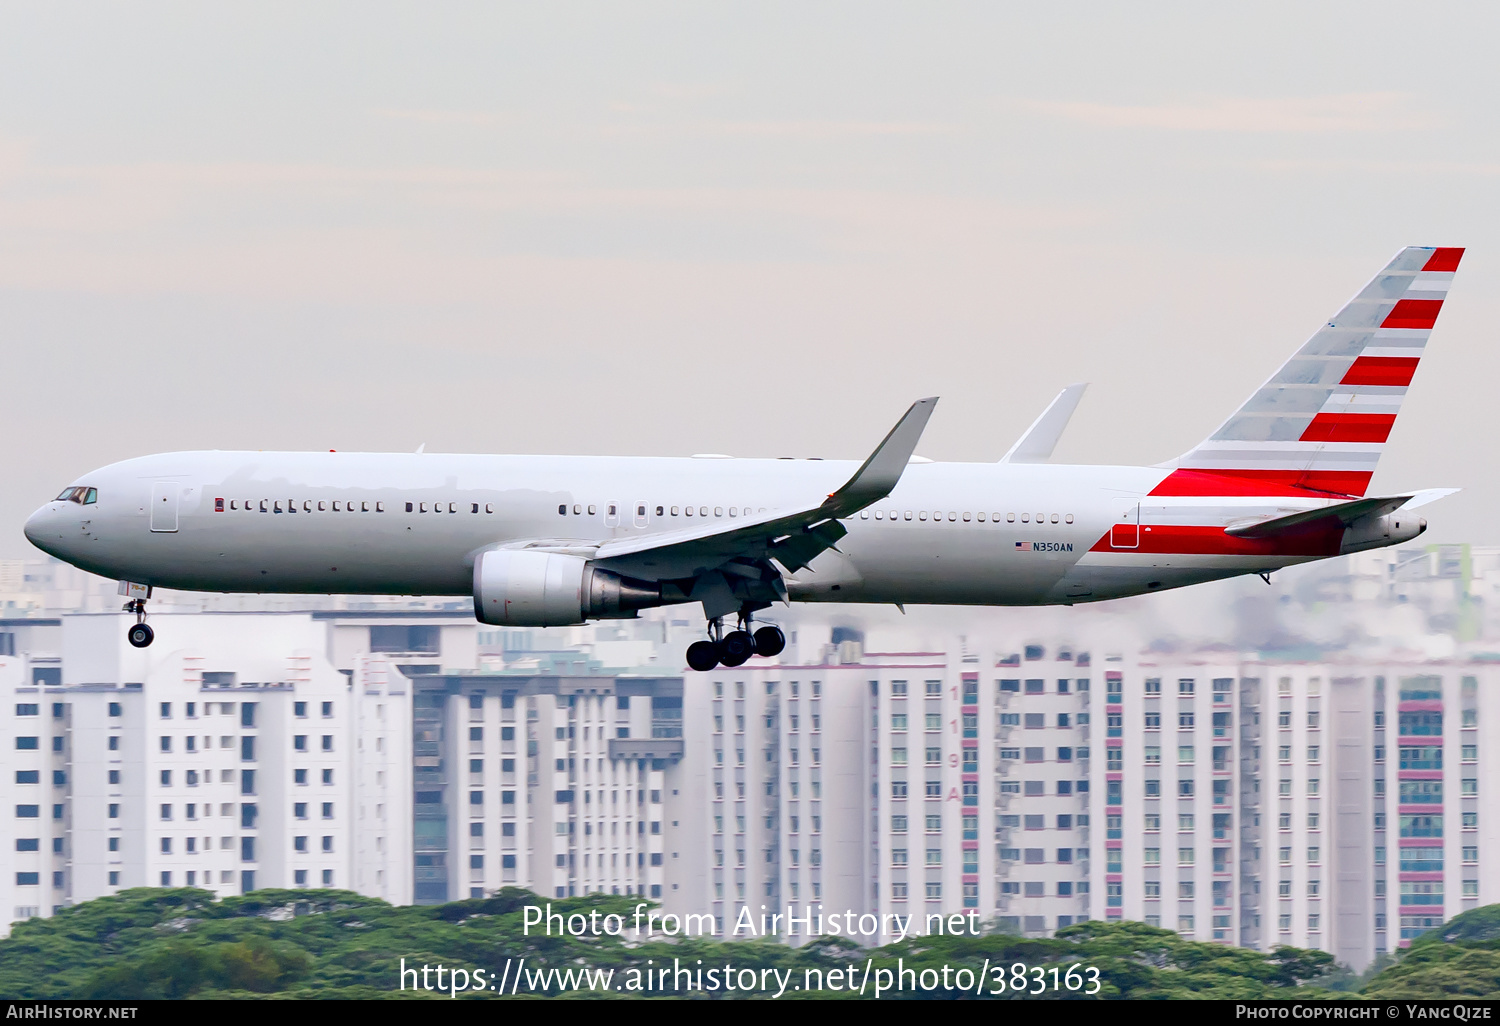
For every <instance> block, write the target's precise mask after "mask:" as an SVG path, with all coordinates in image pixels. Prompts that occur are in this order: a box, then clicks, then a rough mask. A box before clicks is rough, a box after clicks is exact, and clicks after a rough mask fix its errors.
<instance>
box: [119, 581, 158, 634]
mask: <svg viewBox="0 0 1500 1026" xmlns="http://www.w3.org/2000/svg"><path fill="white" fill-rule="evenodd" d="M126 589H130V590H129V591H127V590H126ZM120 590H121V592H122V593H124V594H129V595H130V596H131V598H130V601H129V602H126V603H125V612H127V613H134V614H135V623H134V624H133V625H131V628H130V630H128V631H126V632H125V640H126V641H128V642H130V644H131V645H132V646H133V647H135V648H145V647H146V646H148V645H150V644H151V642H153V641H155V640H156V632H155V631H153V630H152V629H151V628H150V627H149V626H147V624H146V597H147V596H150V594H151V589H150V588H143V587H142V586H141V585H138V584H130V585H122V586H121V589H120ZM142 591H144V592H145V596H142V595H141V592H142Z"/></svg>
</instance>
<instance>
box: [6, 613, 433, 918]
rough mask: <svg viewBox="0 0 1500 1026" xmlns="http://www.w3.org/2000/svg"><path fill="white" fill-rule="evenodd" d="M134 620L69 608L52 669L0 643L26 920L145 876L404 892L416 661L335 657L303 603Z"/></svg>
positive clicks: (15, 902) (16, 872)
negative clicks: (142, 625)
mask: <svg viewBox="0 0 1500 1026" xmlns="http://www.w3.org/2000/svg"><path fill="white" fill-rule="evenodd" d="M122 624H123V621H122V618H121V617H119V616H115V615H78V616H69V617H65V618H63V620H62V623H61V630H62V640H61V649H62V651H64V652H65V653H66V654H67V657H66V658H65V659H63V660H62V661H61V669H62V671H63V672H62V674H61V679H60V680H57V679H52V677H51V676H50V675H49V676H48V677H46V678H42V679H40V681H38V678H36V677H35V676H32V677H30V678H28V674H27V670H28V669H32V666H31V664H30V662H29V661H28V660H27V658H26V657H25V656H21V657H3V658H0V684H3V686H4V687H5V691H6V699H7V702H8V703H12V702H13V703H14V706H15V712H16V715H15V716H14V717H6V718H5V719H4V720H0V723H3V727H0V735H3V739H0V748H3V750H4V751H5V766H4V773H5V776H6V783H7V785H10V786H11V793H12V794H13V796H14V798H13V800H11V801H8V802H7V803H6V806H5V808H4V810H3V816H4V819H5V820H6V822H5V826H6V827H7V830H6V833H5V836H6V837H7V838H11V839H13V840H12V844H11V845H7V847H8V848H13V850H11V851H8V852H7V853H6V855H7V859H8V860H9V861H11V862H12V864H13V866H14V868H11V869H8V870H7V871H6V873H5V876H4V877H3V879H0V888H4V889H5V890H8V891H10V894H9V896H8V898H9V900H7V901H6V906H5V907H9V908H10V909H11V910H12V913H13V917H14V918H24V917H26V916H29V915H39V914H50V912H51V911H52V910H53V909H55V908H56V907H59V906H61V905H67V904H73V903H76V902H79V901H86V900H88V899H90V898H95V897H99V896H101V895H105V894H110V893H113V892H115V891H118V890H121V889H124V888H127V887H141V886H161V887H174V886H190V887H202V888H206V889H208V890H212V891H216V892H218V893H221V894H223V893H230V894H239V893H244V892H246V891H250V890H254V889H257V888H264V887H348V888H357V889H359V890H362V891H364V892H365V893H369V894H372V895H376V896H379V897H384V898H386V899H387V900H390V901H394V902H407V901H410V900H411V754H410V753H411V729H410V723H411V715H410V711H409V701H410V699H409V685H408V681H407V678H406V677H404V676H402V675H401V674H399V673H392V672H390V671H389V670H388V669H387V668H386V667H384V666H382V665H380V664H379V662H378V661H376V660H369V659H366V660H364V661H363V665H361V666H360V667H359V668H358V669H357V670H353V671H351V672H350V673H348V674H346V673H341V672H339V671H338V670H337V669H335V668H334V667H333V666H332V665H330V664H329V663H328V661H327V660H326V658H325V657H324V655H323V653H324V651H325V643H324V642H325V639H324V630H323V628H322V626H321V625H319V624H317V623H315V622H314V621H313V620H312V619H311V618H310V617H308V616H305V615H303V616H296V615H291V616H280V615H278V616H241V615H232V614H207V615H202V616H192V617H174V618H172V623H171V634H172V638H173V641H174V646H173V647H172V648H170V649H166V650H165V651H159V650H157V649H153V650H151V651H150V652H149V653H147V652H144V651H141V650H136V649H133V648H130V647H129V646H128V644H127V643H126V642H125V639H124V634H123V631H122ZM159 648H161V646H159ZM0 900H4V899H3V898H0Z"/></svg>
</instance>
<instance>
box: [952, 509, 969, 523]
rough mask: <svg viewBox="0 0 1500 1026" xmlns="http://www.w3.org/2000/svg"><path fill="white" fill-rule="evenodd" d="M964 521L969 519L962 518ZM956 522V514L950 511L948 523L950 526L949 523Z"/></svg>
mask: <svg viewBox="0 0 1500 1026" xmlns="http://www.w3.org/2000/svg"><path fill="white" fill-rule="evenodd" d="M964 519H965V520H967V519H969V518H968V517H964ZM957 521H958V513H957V511H955V510H951V509H950V510H949V511H948V522H949V523H950V524H951V523H956V522H957Z"/></svg>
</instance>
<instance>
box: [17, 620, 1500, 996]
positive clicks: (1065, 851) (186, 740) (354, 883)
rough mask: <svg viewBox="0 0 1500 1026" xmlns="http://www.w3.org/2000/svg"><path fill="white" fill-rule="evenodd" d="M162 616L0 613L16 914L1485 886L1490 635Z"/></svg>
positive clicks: (1348, 944)
mask: <svg viewBox="0 0 1500 1026" xmlns="http://www.w3.org/2000/svg"><path fill="white" fill-rule="evenodd" d="M156 622H157V626H158V637H159V642H158V645H157V646H155V647H153V649H151V650H148V651H147V652H141V651H137V650H135V649H130V648H129V647H128V646H127V645H126V644H125V642H124V640H123V637H122V635H123V630H122V626H123V624H122V618H121V617H119V616H117V615H99V614H84V615H65V616H62V617H60V618H56V619H50V620H49V619H33V620H11V621H5V622H4V623H0V628H3V629H0V638H3V639H4V640H3V642H0V690H3V691H4V697H5V702H6V705H7V713H8V714H9V715H7V717H6V718H5V719H3V720H0V753H3V755H0V772H3V774H4V777H3V779H4V780H5V782H6V784H7V786H8V787H9V789H10V793H11V795H12V797H11V798H9V799H8V800H7V802H6V803H5V805H4V806H3V807H0V828H3V830H4V831H5V836H7V837H8V838H10V839H11V840H10V842H9V843H8V844H7V845H5V846H4V850H3V853H0V873H3V875H0V903H3V904H0V908H3V909H8V910H10V913H11V915H12V916H13V917H24V916H27V915H33V914H43V915H45V914H49V912H50V911H51V909H52V908H54V907H57V906H59V905H63V904H67V903H70V902H75V901H81V900H86V899H87V898H90V897H94V896H97V895H100V894H106V893H110V892H112V891H114V890H118V889H120V888H123V887H127V886H140V885H155V886H160V885H172V886H177V885H184V884H191V885H194V886H201V887H209V888H210V889H213V890H216V891H218V892H220V893H240V892H243V891H244V890H246V889H250V888H264V887H319V886H334V887H350V888H353V889H355V890H359V891H361V892H363V893H368V894H372V895H378V896H381V897H385V898H387V899H388V900H391V901H396V902H407V901H421V902H436V901H444V900H453V899H457V898H463V897H471V896H475V895H483V894H488V893H492V892H493V891H495V890H497V889H498V888H500V887H503V886H509V885H514V886H520V887H525V888H529V889H532V890H534V891H536V892H537V893H538V894H540V895H542V896H544V897H557V896H577V895H585V894H591V893H604V894H629V895H640V896H641V897H642V898H644V899H654V900H659V901H661V902H662V903H663V905H664V906H665V909H666V910H667V911H671V912H678V913H695V914H699V915H702V914H709V915H711V916H712V917H713V920H714V922H715V923H716V924H717V925H718V927H719V929H720V930H721V931H722V932H723V934H724V935H726V936H730V937H734V936H742V937H743V936H752V935H760V934H761V932H762V930H763V929H766V928H768V929H769V932H770V933H771V934H772V935H775V936H779V937H782V938H784V939H787V940H791V941H798V940H802V939H805V938H806V937H807V936H808V926H807V924H806V922H805V920H803V919H802V917H804V916H805V915H806V912H807V910H808V909H809V908H811V909H812V910H813V911H814V912H818V911H821V912H823V913H824V914H825V915H826V914H831V913H834V912H838V913H844V912H854V913H857V914H859V915H870V916H873V917H875V918H874V919H873V920H872V921H874V922H877V923H879V924H880V929H879V931H878V932H876V933H874V934H871V935H867V936H861V937H860V938H859V939H861V940H863V941H867V942H870V943H880V942H885V941H889V940H890V939H892V937H893V936H894V935H895V931H894V929H893V924H894V920H893V918H892V917H895V916H899V917H901V919H902V920H905V921H908V922H909V923H911V924H912V925H911V926H910V927H909V928H911V929H917V930H919V931H920V930H925V929H927V928H928V927H929V917H936V916H938V915H941V916H943V917H945V918H946V917H949V916H952V915H955V914H957V915H960V916H963V915H972V916H974V917H975V918H977V919H978V920H981V921H987V922H989V923H990V924H991V925H992V926H995V927H999V928H1002V929H1006V930H1011V931H1016V932H1020V933H1025V934H1031V935H1042V934H1047V933H1050V932H1052V931H1054V930H1056V929H1058V928H1059V927H1061V926H1066V925H1068V924H1070V923H1073V922H1077V921H1078V920H1080V919H1083V918H1090V917H1091V918H1099V919H1132V920H1141V921H1144V922H1147V923H1151V924H1155V925H1160V926H1162V927H1166V928H1169V929H1174V930H1177V931H1179V932H1181V933H1182V934H1183V935H1184V936H1188V937H1191V938H1193V939H1196V940H1203V941H1210V942H1216V943H1223V944H1240V945H1246V946H1251V947H1257V948H1261V949H1269V948H1270V947H1273V946H1275V945H1278V944H1291V945H1296V946H1306V947H1319V948H1323V949H1326V950H1328V951H1330V952H1332V953H1333V954H1334V955H1335V956H1336V957H1337V958H1338V959H1339V960H1340V961H1342V962H1345V963H1347V964H1349V965H1351V966H1353V967H1355V968H1357V969H1358V968H1363V967H1364V966H1365V965H1368V964H1369V962H1370V961H1371V960H1372V959H1373V958H1374V957H1375V956H1376V955H1377V954H1378V953H1380V952H1390V951H1393V950H1395V949H1396V948H1398V947H1401V946H1403V945H1405V944H1407V943H1410V941H1411V939H1412V938H1413V937H1415V936H1416V935H1418V934H1419V933H1421V932H1422V931H1423V930H1426V929H1429V928H1431V927H1432V926H1434V925H1436V924H1438V923H1440V922H1441V921H1443V920H1444V919H1445V918H1448V917H1451V916H1452V915H1454V914H1456V913H1458V912H1460V911H1463V910H1465V909H1468V908H1472V907H1475V906H1476V905H1479V904H1482V903H1484V902H1486V901H1495V900H1500V892H1496V891H1495V890H1494V885H1493V883H1492V881H1494V880H1495V879H1497V878H1500V876H1497V874H1496V872H1495V870H1496V869H1500V835H1497V830H1500V823H1497V822H1492V820H1493V818H1494V817H1487V816H1486V814H1485V813H1484V812H1483V810H1482V809H1481V807H1480V800H1481V798H1482V797H1483V796H1484V795H1485V794H1486V793H1487V791H1486V789H1487V788H1493V787H1500V764H1497V765H1491V762H1487V761H1486V757H1485V754H1484V753H1485V752H1486V751H1493V750H1495V747H1496V746H1495V744H1494V741H1495V740H1496V738H1494V737H1491V736H1490V735H1491V734H1494V733H1496V732H1500V706H1497V705H1496V701H1495V700H1494V699H1493V698H1492V697H1490V696H1491V695H1492V692H1491V690H1490V688H1491V687H1492V686H1493V685H1494V683H1495V679H1494V678H1495V673H1496V671H1495V669H1494V666H1495V663H1494V662H1492V661H1490V660H1488V659H1487V657H1484V656H1482V655H1476V656H1474V657H1472V658H1471V657H1467V656H1464V657H1454V658H1448V659H1438V660H1431V659H1428V660H1423V659H1419V658H1415V657H1413V658H1410V659H1408V660H1407V661H1386V662H1369V661H1365V662H1360V661H1353V660H1351V661H1344V662H1340V661H1322V662H1293V661H1287V662H1276V661H1267V660H1263V659H1260V658H1258V657H1247V656H1244V655H1240V654H1235V653H1225V652H1213V653H1209V654H1205V655H1201V656H1200V655H1193V654H1188V655H1171V656H1166V655H1160V654H1153V653H1150V652H1147V651H1144V650H1145V649H1146V646H1145V645H1144V644H1142V643H1140V639H1133V638H1132V637H1131V636H1130V635H1129V633H1128V632H1121V631H1119V630H1115V631H1113V632H1111V633H1110V634H1109V635H1108V640H1107V641H1105V640H1102V639H1103V637H1104V636H1103V635H1100V636H1098V637H1093V638H1090V637H1088V636H1073V637H1066V638H1065V637H1064V636H1062V635H1060V634H1056V633H1054V634H1052V635H1050V636H1049V635H1048V633H1047V632H1045V631H1030V632H1027V633H1024V634H1023V633H1020V632H1019V631H1018V632H1016V633H1014V634H1009V633H1007V632H1006V631H1003V630H999V629H997V630H995V631H992V632H987V633H985V634H984V635H983V636H980V635H979V634H977V633H975V632H974V630H973V628H972V627H971V628H969V632H970V633H969V635H968V637H967V638H960V637H956V636H954V637H952V638H951V639H949V638H948V637H947V636H946V635H945V634H943V633H942V632H940V631H939V632H932V633H931V634H930V635H929V637H930V639H933V640H937V641H939V642H942V643H940V644H932V643H930V642H929V643H927V644H924V645H921V646H905V647H909V648H915V647H919V648H921V649H922V650H921V651H887V652H879V651H872V650H867V649H866V647H865V646H864V645H863V644H862V642H863V640H864V639H862V638H861V637H860V636H859V634H858V632H857V631H854V630H853V629H852V628H839V629H837V630H835V631H834V633H833V636H832V639H831V643H827V644H825V643H824V642H825V641H829V640H830V639H829V636H828V635H827V634H826V633H823V631H824V630H827V629H826V628H824V629H822V630H820V629H817V628H813V627H810V626H808V625H803V627H802V628H801V630H800V631H799V630H798V629H796V627H795V626H794V625H789V628H790V629H789V632H788V633H789V634H790V636H791V638H792V644H791V645H790V646H789V648H788V651H787V653H786V654H785V655H784V656H783V657H782V658H781V659H780V660H761V659H756V660H752V661H751V662H750V663H748V664H746V665H744V666H741V667H737V668H724V667H720V668H717V669H715V670H714V671H711V672H709V673H702V674H699V673H692V672H683V673H681V674H680V675H679V674H678V673H677V672H676V670H675V665H674V664H673V661H672V660H671V659H670V658H667V659H663V658H662V657H661V655H660V653H661V652H663V651H666V650H668V649H670V650H671V651H672V652H677V651H680V640H681V639H679V638H676V637H673V636H672V635H673V632H674V625H673V624H672V623H671V622H669V621H663V622H660V623H653V622H650V621H648V620H644V619H643V620H642V621H641V622H639V623H637V624H631V625H623V626H622V625H606V626H603V627H598V628H587V629H573V630H570V631H568V632H542V633H538V634H531V633H527V632H494V631H486V632H480V631H479V630H478V628H477V626H476V625H475V624H473V623H472V621H470V620H468V619H467V618H466V617H465V616H464V615H463V614H462V613H461V612H455V611H446V610H414V611H392V610H388V609H372V610H329V611H319V612H313V613H301V614H289V613H271V614H231V613H210V614H196V615H180V616H179V615H165V616H158V617H157V618H156ZM687 626H688V627H690V626H691V625H687ZM799 633H800V634H801V635H802V641H801V644H798V642H797V637H798V634H799ZM1086 634H1087V632H1085V635H1086ZM164 641H169V642H170V645H164V644H163V643H162V642H164ZM549 645H550V646H551V647H550V648H549V647H548V646H549ZM873 647H875V646H871V648H873ZM883 647H887V648H899V647H902V646H893V645H884V646H883ZM1487 742H1488V743H1487ZM762 906H764V907H762ZM788 906H791V908H792V910H793V911H794V913H795V914H796V915H797V916H798V917H799V918H798V920H797V921H795V922H789V921H788V920H787V919H786V917H785V913H786V911H787V909H788ZM762 913H765V914H766V915H767V916H769V915H772V914H776V913H780V914H781V915H782V919H781V920H779V921H771V920H762V918H761V915H762ZM908 917H910V919H908ZM747 923H748V924H750V925H751V926H752V927H753V929H751V930H746V929H745V928H744V927H745V925H746V924H747ZM736 927H739V928H740V929H738V930H737V929H736Z"/></svg>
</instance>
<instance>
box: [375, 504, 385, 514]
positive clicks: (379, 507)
mask: <svg viewBox="0 0 1500 1026" xmlns="http://www.w3.org/2000/svg"><path fill="white" fill-rule="evenodd" d="M375 512H376V513H384V512H385V503H383V502H377V503H376V504H375Z"/></svg>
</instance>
